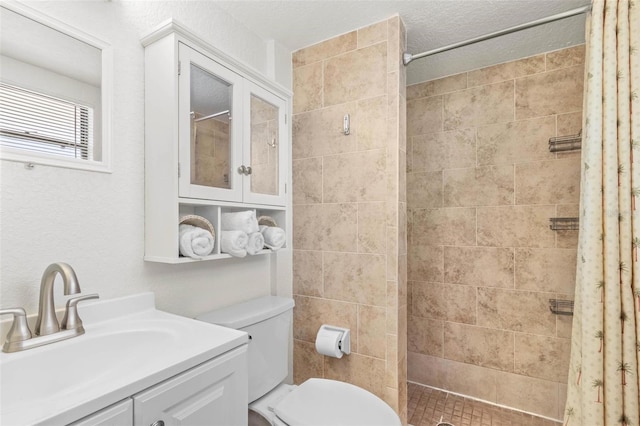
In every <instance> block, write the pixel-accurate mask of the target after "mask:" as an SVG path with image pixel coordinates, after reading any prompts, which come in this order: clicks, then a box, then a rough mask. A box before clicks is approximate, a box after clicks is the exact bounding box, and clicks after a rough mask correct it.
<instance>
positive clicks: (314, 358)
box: [293, 339, 324, 385]
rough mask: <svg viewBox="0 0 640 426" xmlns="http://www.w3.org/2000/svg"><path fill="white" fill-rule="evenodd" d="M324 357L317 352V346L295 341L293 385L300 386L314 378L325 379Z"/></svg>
mask: <svg viewBox="0 0 640 426" xmlns="http://www.w3.org/2000/svg"><path fill="white" fill-rule="evenodd" d="M323 358H324V357H323V356H322V355H320V354H319V353H318V352H317V351H316V345H315V343H312V342H305V341H303V340H298V339H294V340H293V383H295V384H297V385H299V384H301V383H303V382H304V381H306V380H308V379H310V378H312V377H324V359H323Z"/></svg>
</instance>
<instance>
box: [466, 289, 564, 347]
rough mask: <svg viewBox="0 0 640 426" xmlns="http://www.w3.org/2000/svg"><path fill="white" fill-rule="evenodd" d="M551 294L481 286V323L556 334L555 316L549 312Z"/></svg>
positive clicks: (514, 329) (529, 331)
mask: <svg viewBox="0 0 640 426" xmlns="http://www.w3.org/2000/svg"><path fill="white" fill-rule="evenodd" d="M550 298H553V294H552V293H541V292H532V291H519V290H505V289H498V288H484V287H480V288H478V325H480V326H482V327H489V328H492V329H500V330H512V331H519V332H523V333H534V334H541V335H546V336H555V334H556V319H555V315H554V314H552V313H551V312H550V311H549V299H550Z"/></svg>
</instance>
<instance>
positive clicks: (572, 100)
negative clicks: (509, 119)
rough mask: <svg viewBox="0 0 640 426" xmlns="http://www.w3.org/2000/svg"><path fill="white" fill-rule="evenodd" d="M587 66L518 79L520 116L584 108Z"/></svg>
mask: <svg viewBox="0 0 640 426" xmlns="http://www.w3.org/2000/svg"><path fill="white" fill-rule="evenodd" d="M583 73H584V67H583V65H578V66H575V67H570V68H563V69H560V70H557V71H549V72H545V73H541V74H534V75H531V76H528V77H523V78H518V79H516V119H517V120H522V119H527V118H533V117H541V116H545V115H551V114H561V113H567V112H574V111H580V110H581V109H582V91H583Z"/></svg>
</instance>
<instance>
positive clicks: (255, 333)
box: [196, 296, 402, 426]
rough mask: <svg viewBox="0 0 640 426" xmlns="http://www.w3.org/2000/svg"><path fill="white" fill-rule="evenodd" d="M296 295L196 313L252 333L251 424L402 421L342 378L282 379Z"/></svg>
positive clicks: (389, 424)
mask: <svg viewBox="0 0 640 426" xmlns="http://www.w3.org/2000/svg"><path fill="white" fill-rule="evenodd" d="M293 306H294V302H293V299H289V298H284V297H278V296H265V297H260V298H257V299H252V300H249V301H247V302H243V303H240V304H237V305H232V306H228V307H226V308H222V309H219V310H215V311H212V312H208V313H206V314H203V315H200V316H198V317H196V318H197V319H199V320H201V321H205V322H209V323H212V324H217V325H221V326H224V327H229V328H234V329H237V330H242V331H245V332H247V333H248V334H249V350H248V352H249V424H250V425H259V424H262V425H274V426H302V425H305V426H306V425H308V426H333V425H336V426H337V425H340V426H400V425H401V424H402V423H401V422H400V418H399V417H398V415H397V414H396V413H395V412H394V411H393V409H391V407H389V405H387V403H385V402H384V401H383V400H382V399H380V398H379V397H377V396H376V395H374V394H372V393H371V392H369V391H366V390H364V389H362V388H360V387H358V386H354V385H352V384H349V383H345V382H340V381H337V380H328V379H315V378H314V379H309V380H307V381H306V382H304V383H302V384H300V385H298V386H295V385H288V384H285V383H282V381H283V380H284V379H285V378H286V377H287V373H288V365H289V361H288V360H289V356H288V355H289V331H290V327H291V322H292V317H293Z"/></svg>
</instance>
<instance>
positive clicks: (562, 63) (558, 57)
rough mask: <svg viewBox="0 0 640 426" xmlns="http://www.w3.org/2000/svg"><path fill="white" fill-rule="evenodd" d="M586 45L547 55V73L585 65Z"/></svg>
mask: <svg viewBox="0 0 640 426" xmlns="http://www.w3.org/2000/svg"><path fill="white" fill-rule="evenodd" d="M584 54H585V45H584V44H581V45H578V46H573V47H569V48H566V49H561V50H556V51H554V52H549V53H547V71H551V70H554V69H558V68H566V67H572V66H574V65H580V64H584Z"/></svg>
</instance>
